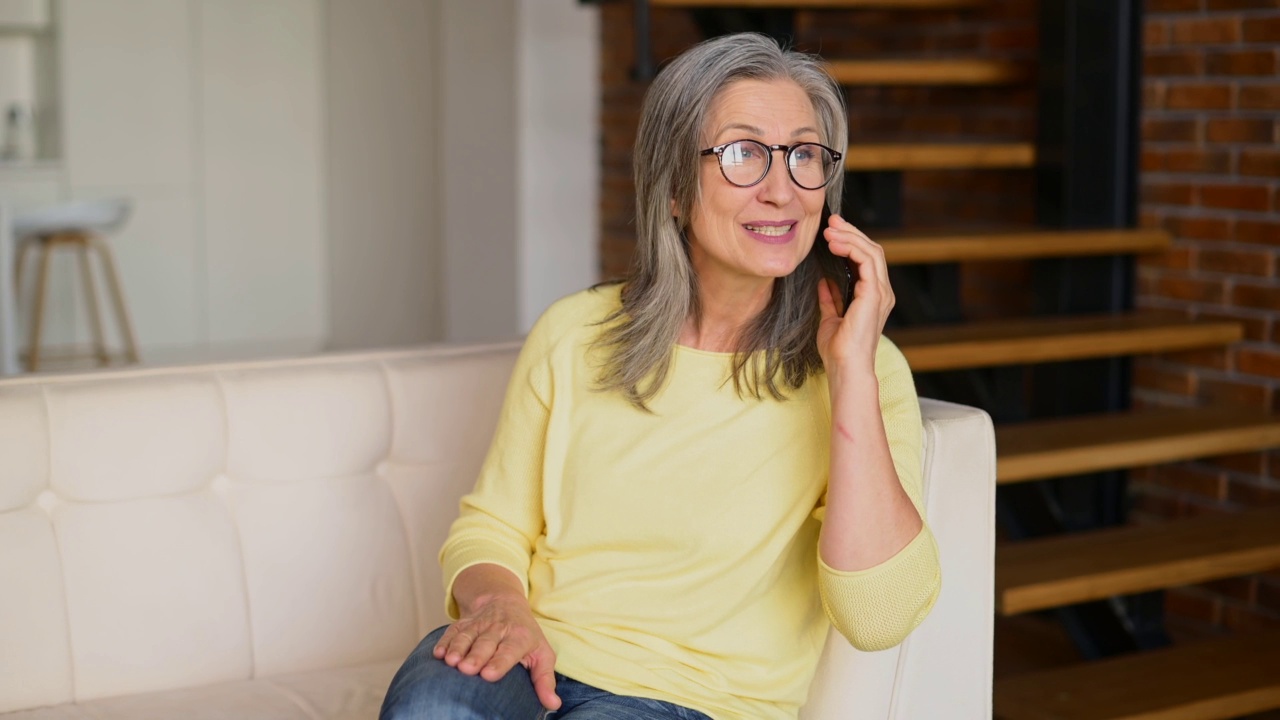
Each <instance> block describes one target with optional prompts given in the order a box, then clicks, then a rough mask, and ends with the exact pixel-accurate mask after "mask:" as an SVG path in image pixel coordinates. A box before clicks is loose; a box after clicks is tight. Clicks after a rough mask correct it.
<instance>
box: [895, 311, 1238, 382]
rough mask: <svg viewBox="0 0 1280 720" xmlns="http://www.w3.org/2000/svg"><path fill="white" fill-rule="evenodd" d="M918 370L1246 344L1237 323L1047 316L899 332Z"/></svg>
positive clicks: (900, 342)
mask: <svg viewBox="0 0 1280 720" xmlns="http://www.w3.org/2000/svg"><path fill="white" fill-rule="evenodd" d="M886 334H887V335H888V336H889V338H890V339H892V340H893V341H894V342H895V343H896V344H897V345H898V347H899V348H901V349H902V352H903V354H905V355H906V357H907V362H908V363H909V364H910V365H911V369H912V370H914V371H915V372H929V371H935V370H956V369H960V368H975V367H995V366H999V365H1018V364H1023V363H1040V362H1054V361H1060V360H1079V359H1083V358H1099V357H1113V356H1120V355H1135V354H1142V353H1153V352H1170V351H1175V350H1187V349H1191V348H1202V347H1210V346H1216V345H1228V344H1230V343H1233V342H1237V341H1239V340H1241V339H1242V338H1243V336H1244V331H1243V329H1242V328H1241V327H1240V326H1239V325H1238V324H1236V323H1231V322H1210V321H1203V320H1172V319H1167V318H1160V317H1153V316H1150V315H1143V314H1128V315H1090V316H1084V317H1042V318H1020V319H1017V320H1000V321H995V322H981V323H963V324H957V325H943V326H929V327H915V328H895V329H891V330H889V331H887V333H886Z"/></svg>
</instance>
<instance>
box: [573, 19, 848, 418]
mask: <svg viewBox="0 0 1280 720" xmlns="http://www.w3.org/2000/svg"><path fill="white" fill-rule="evenodd" d="M739 80H791V81H793V82H795V83H796V84H797V85H799V86H800V88H801V89H803V90H804V92H805V94H806V95H808V96H809V100H810V101H811V102H812V103H813V110H814V115H815V116H816V117H817V123H818V134H819V136H820V138H821V142H822V143H823V144H825V145H828V146H829V147H832V148H834V149H835V150H837V151H839V152H840V153H841V154H843V153H844V152H845V150H846V147H847V145H848V118H847V116H846V114H845V113H846V111H845V105H844V98H843V96H842V95H841V93H840V89H839V86H837V85H836V83H835V81H834V80H832V79H831V76H830V75H829V74H828V73H827V71H826V69H825V67H824V66H823V64H822V62H821V61H820V60H819V59H818V58H816V57H814V56H811V55H806V54H803V53H799V52H795V51H791V50H784V49H783V48H782V47H780V46H779V45H778V43H777V42H775V41H774V40H772V39H770V38H768V37H766V36H764V35H760V34H757V33H740V34H736V35H727V36H723V37H718V38H714V39H711V40H707V41H704V42H702V43H699V44H698V45H695V46H694V47H692V48H690V49H689V50H687V51H685V52H684V53H683V54H681V55H680V56H679V57H677V58H676V59H675V60H673V61H672V62H671V64H669V65H668V66H667V67H666V68H664V69H663V70H662V72H661V73H659V74H658V77H657V78H656V79H655V80H654V81H653V84H652V85H651V86H650V87H649V90H648V92H647V93H646V94H645V99H644V107H643V110H642V111H641V114H640V127H639V131H638V133H637V137H636V144H635V151H634V156H633V158H632V164H633V166H634V172H635V186H636V237H637V243H636V253H635V257H634V260H633V262H632V267H631V270H630V272H629V273H628V275H627V277H626V279H625V280H624V282H625V285H624V286H623V288H622V307H621V308H620V309H619V310H618V311H617V312H615V313H614V314H613V315H611V316H610V317H609V318H607V319H606V320H605V321H604V325H605V326H606V327H605V330H604V331H603V332H602V333H601V335H600V337H599V339H598V340H597V341H596V346H597V347H600V348H603V349H605V350H606V351H607V357H608V359H607V361H606V362H605V363H604V366H603V368H602V372H601V375H600V379H599V382H600V385H601V387H602V388H603V389H606V390H619V391H621V392H622V393H623V394H624V395H625V396H626V398H627V399H628V400H629V401H630V402H631V403H632V404H634V405H636V406H637V407H640V408H645V407H646V406H645V403H646V401H648V400H651V399H652V398H653V397H654V395H656V394H657V393H658V391H659V390H660V389H661V388H662V385H663V383H664V382H665V381H666V377H667V372H668V370H669V369H670V365H671V353H672V350H673V348H674V346H675V343H676V340H677V339H678V337H679V333H680V329H681V327H682V326H683V325H684V323H685V321H686V320H687V319H689V318H690V317H695V318H696V317H698V315H699V308H698V285H697V283H698V278H697V275H696V273H695V272H694V269H693V265H692V263H691V262H690V259H689V249H688V243H687V240H686V239H685V230H686V229H687V225H688V218H689V217H690V216H691V214H692V211H693V208H694V206H695V205H696V204H697V202H698V201H699V182H698V177H699V165H700V161H701V158H700V157H699V155H698V152H699V151H700V150H701V149H702V147H703V143H705V142H707V138H706V137H704V133H705V131H706V119H707V115H708V113H709V110H710V107H711V105H712V103H713V102H714V100H715V98H716V97H717V96H718V95H719V93H720V92H721V91H723V90H724V89H725V88H726V87H728V86H729V85H730V84H732V83H734V82H737V81H739ZM843 187H844V175H843V173H841V174H838V175H837V177H836V179H835V180H833V181H832V182H831V184H830V185H828V186H827V187H826V201H827V206H828V207H829V208H830V210H831V212H833V213H836V212H839V210H840V198H841V193H842V190H843ZM672 199H674V200H675V206H676V208H678V212H677V213H676V218H673V217H672V211H671V209H672V208H671V202H672ZM819 232H821V231H819ZM821 252H826V243H824V242H821V241H820V240H819V241H816V242H815V243H814V247H813V250H811V251H810V252H809V255H808V256H807V257H806V258H805V259H804V260H803V261H802V262H801V263H800V265H799V267H797V268H796V270H795V271H794V272H793V273H791V274H790V275H788V276H786V277H782V278H778V279H777V280H775V281H774V287H773V294H772V296H771V298H770V300H769V303H768V305H767V306H766V307H765V309H764V310H763V311H762V312H761V313H760V314H759V315H758V316H757V317H756V318H755V320H754V321H752V323H751V324H750V325H749V326H748V327H747V328H745V329H744V331H743V333H742V334H741V336H740V337H739V339H738V346H737V348H736V350H735V353H734V359H733V383H734V387H735V388H736V389H737V391H738V392H739V394H742V393H743V391H744V388H745V390H746V392H747V393H749V394H750V395H752V396H753V397H756V398H760V397H762V395H761V389H762V388H763V389H765V390H767V391H768V392H769V394H770V395H772V396H773V397H775V398H777V399H782V398H783V397H784V395H783V393H782V391H781V390H780V389H779V386H778V382H777V378H778V375H779V374H781V375H782V377H783V379H784V380H785V384H786V386H788V387H790V388H792V389H796V388H799V387H800V386H801V385H803V384H804V382H805V380H807V379H808V377H809V376H810V375H812V374H814V373H815V372H817V371H819V370H821V368H822V360H821V358H820V357H819V355H818V349H817V343H816V336H817V327H818V321H819V313H818V302H817V292H818V282H819V281H820V279H821V277H822V269H821V268H820V261H819V257H818V255H819V253H821ZM761 351H763V352H761Z"/></svg>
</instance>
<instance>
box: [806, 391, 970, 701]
mask: <svg viewBox="0 0 1280 720" xmlns="http://www.w3.org/2000/svg"><path fill="white" fill-rule="evenodd" d="M920 410H921V415H922V419H923V422H924V451H925V452H924V464H925V467H924V506H925V515H926V516H927V517H928V522H929V525H930V527H931V528H932V530H933V533H934V535H935V537H936V538H937V541H938V551H939V554H940V556H941V561H942V592H941V594H940V595H939V597H938V602H937V604H936V605H935V606H934V608H933V612H931V613H930V614H929V617H928V618H926V619H925V621H924V622H923V623H922V624H921V625H920V627H919V628H917V629H916V630H915V631H914V632H913V633H912V634H911V635H910V636H909V637H908V638H907V639H906V641H905V642H903V643H902V644H901V645H899V646H898V647H895V648H891V649H889V650H884V651H881V652H874V653H866V652H861V651H858V650H855V649H854V648H853V647H852V646H850V645H849V644H848V642H846V641H845V640H844V638H842V637H841V636H840V635H839V634H838V633H836V632H835V631H834V630H833V631H832V632H831V634H830V635H828V637H827V645H826V648H825V649H824V650H823V654H822V659H821V661H820V663H819V665H818V672H817V675H816V676H815V678H814V681H813V685H812V687H811V688H810V691H809V701H808V703H807V704H806V705H805V707H804V708H803V710H802V711H801V713H800V717H801V718H802V720H850V719H854V720H863V719H864V718H865V719H869V720H913V719H916V718H947V719H948V720H979V719H982V720H987V719H988V718H990V717H991V663H992V633H993V619H994V611H995V604H994V603H995V601H994V590H993V588H994V583H995V474H996V464H995V462H996V455H995V433H994V430H993V428H992V425H991V418H990V417H989V416H988V415H987V414H986V413H985V412H983V411H982V410H978V409H976V408H971V407H965V406H963V405H954V404H951V403H945V402H941V401H938V400H929V399H922V400H921V401H920Z"/></svg>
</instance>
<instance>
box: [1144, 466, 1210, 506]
mask: <svg viewBox="0 0 1280 720" xmlns="http://www.w3.org/2000/svg"><path fill="white" fill-rule="evenodd" d="M1155 484H1156V485H1159V486H1160V487H1164V488H1168V489H1170V490H1176V491H1178V492H1180V493H1188V494H1191V495H1198V496H1200V497H1203V498H1207V499H1209V500H1225V499H1226V487H1227V477H1226V475H1225V474H1223V473H1222V472H1218V471H1212V470H1206V469H1204V468H1197V467H1192V466H1189V465H1165V466H1162V467H1160V468H1158V469H1157V470H1156V473H1155Z"/></svg>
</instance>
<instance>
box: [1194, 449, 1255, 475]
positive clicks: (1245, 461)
mask: <svg viewBox="0 0 1280 720" xmlns="http://www.w3.org/2000/svg"><path fill="white" fill-rule="evenodd" d="M1204 462H1205V463H1207V464H1208V465H1211V466H1213V467H1216V468H1220V469H1222V470H1226V471H1227V472H1232V473H1237V474H1240V475H1256V476H1262V475H1265V474H1266V472H1267V454H1266V453H1265V452H1246V453H1233V454H1231V455H1216V456H1214V457H1210V458H1205V460H1204Z"/></svg>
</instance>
